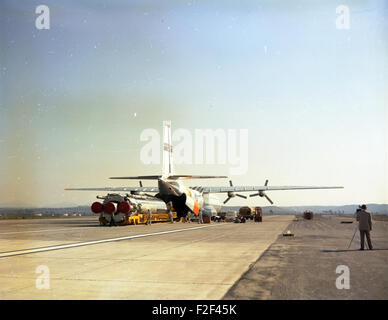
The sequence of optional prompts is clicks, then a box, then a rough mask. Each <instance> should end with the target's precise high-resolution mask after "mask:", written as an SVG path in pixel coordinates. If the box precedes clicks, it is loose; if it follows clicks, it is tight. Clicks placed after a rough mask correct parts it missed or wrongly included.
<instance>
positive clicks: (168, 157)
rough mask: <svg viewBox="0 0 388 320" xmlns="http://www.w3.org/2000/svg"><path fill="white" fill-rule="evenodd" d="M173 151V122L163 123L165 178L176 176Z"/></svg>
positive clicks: (163, 172) (163, 170) (163, 174)
mask: <svg viewBox="0 0 388 320" xmlns="http://www.w3.org/2000/svg"><path fill="white" fill-rule="evenodd" d="M172 151H173V150H172V140H171V121H163V167H162V176H163V178H168V177H170V176H173V175H174V166H173V157H172Z"/></svg>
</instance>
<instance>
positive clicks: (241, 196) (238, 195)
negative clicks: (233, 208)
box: [236, 194, 247, 199]
mask: <svg viewBox="0 0 388 320" xmlns="http://www.w3.org/2000/svg"><path fill="white" fill-rule="evenodd" d="M236 196H237V197H240V198H244V199H246V198H247V197H246V196H244V195H242V194H236Z"/></svg>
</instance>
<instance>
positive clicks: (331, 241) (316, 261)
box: [224, 215, 388, 300]
mask: <svg viewBox="0 0 388 320" xmlns="http://www.w3.org/2000/svg"><path fill="white" fill-rule="evenodd" d="M376 219H377V218H376ZM354 220H355V219H354V218H350V217H346V218H344V217H340V216H324V215H323V216H319V215H315V216H314V219H313V220H304V219H301V218H299V219H295V221H292V223H291V224H290V225H289V226H288V227H287V229H290V230H291V231H292V232H293V233H294V237H283V236H281V237H279V238H278V239H277V240H276V241H275V242H274V243H273V244H271V246H270V247H269V248H268V250H266V252H265V253H264V254H263V255H261V256H260V258H259V259H258V260H257V261H256V262H255V263H254V264H253V265H252V267H251V268H250V270H249V271H248V272H246V273H245V274H244V275H243V276H242V277H241V278H240V279H239V281H237V282H236V283H235V285H233V287H232V288H231V289H230V290H229V291H228V293H227V294H226V295H225V296H224V299H232V300H235V299H253V300H257V299H274V300H279V299H281V300H290V299H291V300H292V299H304V300H305V299H314V300H327V299H330V300H350V299H356V300H368V299H378V300H382V299H383V300H386V299H388V276H387V274H388V264H387V262H388V237H387V235H388V221H376V220H373V222H372V224H373V230H372V232H371V238H372V245H373V250H364V251H360V250H359V248H360V236H359V232H358V224H357V223H356V222H355V221H354ZM352 221H353V223H343V222H352ZM355 229H357V231H356V234H355V237H354V240H353V242H352V243H351V246H350V248H348V247H349V244H350V241H351V239H352V236H353V234H354V231H355ZM366 248H367V246H366ZM338 267H340V268H339V269H337V268H338ZM344 267H346V268H347V271H346V272H347V276H348V282H347V283H348V287H346V286H345V284H346V282H345V278H344V276H346V274H345V271H344V270H345V269H344ZM337 283H339V287H337Z"/></svg>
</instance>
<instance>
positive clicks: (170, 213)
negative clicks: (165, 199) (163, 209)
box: [167, 202, 174, 223]
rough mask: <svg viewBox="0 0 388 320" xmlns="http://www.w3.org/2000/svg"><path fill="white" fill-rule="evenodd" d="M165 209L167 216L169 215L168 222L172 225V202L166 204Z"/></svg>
mask: <svg viewBox="0 0 388 320" xmlns="http://www.w3.org/2000/svg"><path fill="white" fill-rule="evenodd" d="M167 207H168V215H169V217H170V222H171V223H174V217H173V215H172V211H171V210H172V202H169V203H168V204H167Z"/></svg>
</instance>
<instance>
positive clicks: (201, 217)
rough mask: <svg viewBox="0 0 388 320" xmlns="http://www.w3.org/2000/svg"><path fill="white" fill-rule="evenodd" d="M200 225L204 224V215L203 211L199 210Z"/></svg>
mask: <svg viewBox="0 0 388 320" xmlns="http://www.w3.org/2000/svg"><path fill="white" fill-rule="evenodd" d="M198 223H201V224H202V223H203V215H202V210H201V209H200V210H199V213H198Z"/></svg>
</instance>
